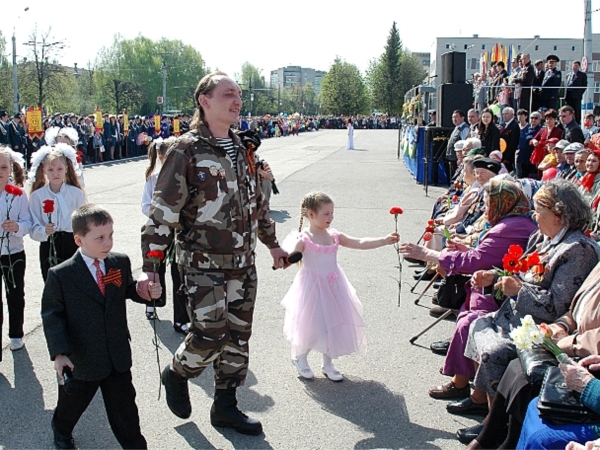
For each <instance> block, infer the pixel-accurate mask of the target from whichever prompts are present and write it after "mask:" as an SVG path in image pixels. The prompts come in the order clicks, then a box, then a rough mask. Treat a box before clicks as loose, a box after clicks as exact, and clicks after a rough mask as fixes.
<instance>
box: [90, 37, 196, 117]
mask: <svg viewBox="0 0 600 450" xmlns="http://www.w3.org/2000/svg"><path fill="white" fill-rule="evenodd" d="M163 64H164V67H166V72H167V99H168V100H169V101H168V102H167V108H169V109H176V110H181V111H186V112H192V111H193V109H194V102H193V92H194V89H195V88H196V85H197V84H198V81H199V80H200V78H202V77H203V76H204V75H205V74H206V73H208V69H207V68H206V65H205V63H204V60H203V59H202V56H201V55H200V53H199V52H198V51H197V50H195V49H194V48H193V47H192V46H190V45H184V44H183V42H181V41H179V40H168V39H165V38H162V39H161V40H159V41H153V40H151V39H149V38H146V37H144V36H141V35H140V36H138V37H136V38H135V39H123V38H122V37H121V36H119V35H116V36H115V37H114V41H113V44H112V45H111V46H110V47H108V48H106V47H105V48H103V49H101V51H100V53H99V54H98V57H97V58H96V67H95V76H94V80H95V86H96V89H97V96H96V100H97V103H98V105H100V107H101V109H102V110H103V111H112V112H117V107H118V108H119V112H120V111H122V110H123V108H125V107H126V108H128V109H129V110H130V111H139V112H140V113H143V114H148V113H153V112H156V111H159V110H161V109H162V106H161V105H157V104H156V98H157V97H159V96H162V94H163ZM115 86H118V87H117V88H115ZM117 103H118V104H117Z"/></svg>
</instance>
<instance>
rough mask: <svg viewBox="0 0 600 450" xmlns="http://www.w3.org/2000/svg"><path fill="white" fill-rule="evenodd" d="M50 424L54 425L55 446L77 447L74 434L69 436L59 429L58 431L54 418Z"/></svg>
mask: <svg viewBox="0 0 600 450" xmlns="http://www.w3.org/2000/svg"><path fill="white" fill-rule="evenodd" d="M50 425H51V426H52V432H53V433H54V447H56V448H60V449H64V448H66V449H69V448H77V447H75V440H74V439H73V435H71V434H70V435H68V436H65V435H64V434H61V433H59V432H58V431H56V428H55V427H54V419H53V420H52V422H50Z"/></svg>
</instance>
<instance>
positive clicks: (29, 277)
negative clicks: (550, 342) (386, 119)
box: [0, 130, 477, 449]
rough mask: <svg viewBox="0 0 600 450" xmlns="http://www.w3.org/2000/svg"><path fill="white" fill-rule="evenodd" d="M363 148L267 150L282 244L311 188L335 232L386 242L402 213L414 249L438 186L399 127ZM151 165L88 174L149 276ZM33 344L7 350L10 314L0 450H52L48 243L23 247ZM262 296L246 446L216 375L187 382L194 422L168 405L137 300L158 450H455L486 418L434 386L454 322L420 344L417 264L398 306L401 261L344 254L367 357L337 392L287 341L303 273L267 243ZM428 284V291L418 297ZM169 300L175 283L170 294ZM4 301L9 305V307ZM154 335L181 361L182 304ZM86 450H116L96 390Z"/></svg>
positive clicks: (147, 430) (333, 143) (143, 414)
mask: <svg viewBox="0 0 600 450" xmlns="http://www.w3.org/2000/svg"><path fill="white" fill-rule="evenodd" d="M354 140H355V146H356V149H355V150H346V149H345V144H346V132H345V130H324V131H319V132H313V133H304V134H301V135H300V136H298V137H285V138H283V137H282V138H273V139H269V140H265V141H264V142H263V145H262V146H261V148H260V150H259V154H260V155H261V156H262V157H263V158H264V159H266V160H267V161H268V162H269V165H270V166H271V168H272V170H273V172H274V174H275V177H276V179H277V185H278V187H279V190H280V191H281V194H280V195H275V196H273V197H272V200H271V210H272V211H271V216H272V218H273V220H274V221H275V222H276V223H277V231H278V237H279V238H280V240H282V239H283V238H284V237H285V236H286V235H287V234H288V233H289V232H290V231H291V230H292V229H294V228H297V227H298V223H299V213H300V202H301V200H302V197H303V196H304V195H305V194H306V193H308V192H310V191H314V190H322V191H324V192H326V193H328V194H329V195H330V196H331V197H332V198H333V199H334V201H335V220H334V223H333V227H335V228H336V229H338V230H340V231H343V232H344V233H346V234H349V235H352V236H357V237H364V236H372V237H377V236H383V235H386V234H387V233H389V232H391V231H393V230H394V219H393V216H391V215H390V214H389V209H390V207H392V206H400V207H402V208H403V210H404V214H402V215H401V216H400V217H399V230H400V233H401V239H402V240H403V241H416V240H417V239H418V238H419V236H420V235H421V233H422V231H423V229H424V227H425V225H426V221H427V219H428V218H429V214H430V211H431V207H432V205H433V203H434V200H435V197H436V195H438V194H439V193H440V192H442V189H441V188H430V191H429V197H426V196H425V192H424V190H423V188H422V186H420V185H418V184H416V183H415V181H414V179H413V177H412V176H411V175H410V173H409V172H408V170H407V168H406V167H405V165H404V163H403V161H402V160H399V159H397V155H396V149H397V131H394V130H357V131H355V134H354ZM145 167H146V161H144V160H143V159H138V160H134V161H117V162H114V163H107V164H104V165H98V166H93V167H87V168H86V170H85V184H86V193H87V197H88V200H89V201H90V202H93V203H99V204H101V205H104V206H105V207H106V208H107V209H108V210H109V211H110V212H111V214H112V215H113V217H114V220H115V245H114V250H115V251H119V252H123V253H127V254H128V255H129V256H130V257H131V260H132V264H133V269H134V276H137V275H138V274H139V272H140V268H141V250H140V239H139V234H140V228H141V226H142V225H143V224H144V216H143V215H142V213H141V208H140V197H141V193H142V187H143V184H144V170H145ZM26 253H27V257H28V261H27V263H28V267H27V274H26V315H25V332H26V335H25V338H24V341H25V348H24V349H23V350H21V351H18V352H11V351H10V350H9V349H8V343H9V339H8V335H7V325H8V323H7V322H8V317H7V311H6V306H5V308H4V314H5V320H4V322H5V325H4V329H3V330H2V336H3V348H2V357H3V361H2V362H0V399H1V400H0V401H1V406H0V447H1V448H10V449H12V448H19V449H26V448H27V449H29V448H51V447H52V433H51V430H50V419H51V416H52V411H53V408H54V406H55V404H56V396H57V387H56V376H55V373H54V372H53V369H52V362H51V361H50V359H49V357H48V352H47V348H46V344H45V340H44V334H43V330H42V328H41V319H40V313H39V311H40V297H41V292H42V289H43V282H42V277H41V274H40V270H39V263H38V244H37V243H35V242H33V241H31V240H30V239H29V238H26ZM257 255H258V257H257V267H258V274H259V290H258V299H257V304H256V312H255V316H254V318H255V319H254V332H253V336H252V339H251V341H250V348H251V349H250V372H249V375H248V378H247V381H246V385H245V386H244V387H242V388H240V389H238V398H239V403H240V407H241V409H242V410H243V411H245V412H246V413H247V414H248V415H250V416H252V417H256V418H258V419H260V420H261V421H262V423H263V428H264V434H263V435H261V436H244V435H241V434H238V433H236V432H234V431H232V430H223V429H215V428H213V427H212V426H211V425H210V420H209V409H210V405H211V401H212V394H213V378H212V376H213V371H212V368H209V369H207V370H206V371H205V372H204V373H203V374H202V375H201V376H200V377H198V378H197V379H194V380H191V381H190V395H191V399H192V406H193V412H192V416H191V417H190V418H189V419H188V420H181V419H179V418H177V417H175V416H174V415H173V414H171V412H170V411H169V409H168V408H167V405H166V402H165V399H164V390H163V391H162V393H161V398H160V400H159V399H158V396H159V367H158V363H157V358H156V353H155V350H154V346H153V345H152V340H153V333H154V332H153V328H152V326H151V323H150V322H148V321H147V320H146V318H145V315H144V307H143V306H142V305H139V304H135V303H133V302H132V303H130V305H129V307H128V320H129V329H130V332H131V335H132V342H131V345H132V349H133V369H132V371H133V382H134V385H135V387H136V390H137V394H138V396H137V404H138V407H139V409H140V418H141V427H142V432H143V434H144V435H145V437H146V439H147V441H148V444H149V447H150V448H157V449H158V448H160V449H171V448H172V449H175V448H176V449H185V448H196V449H231V448H251V449H269V448H273V449H350V448H410V449H434V448H440V449H458V448H462V447H463V446H462V445H461V444H460V443H459V442H458V441H457V440H456V438H455V433H456V430H457V429H458V428H463V427H467V426H471V425H474V424H475V423H476V421H475V420H476V419H477V417H461V416H453V415H451V414H448V413H447V412H446V409H445V402H444V401H439V400H433V399H431V398H429V396H428V395H427V389H428V388H429V387H431V386H433V385H437V384H441V383H443V382H446V381H447V378H445V377H443V376H442V375H440V374H439V371H438V369H439V368H440V367H441V365H442V363H443V358H442V357H441V356H437V355H434V354H432V353H431V352H430V351H429V349H428V346H429V343H430V342H432V341H434V340H439V339H443V338H446V337H448V336H450V335H451V333H452V329H453V324H452V322H447V321H444V322H442V323H440V324H438V325H436V326H435V327H434V328H433V329H431V330H430V331H428V332H427V333H426V334H425V335H424V336H422V337H421V338H419V339H418V340H417V341H416V342H415V345H411V344H410V343H409V339H410V338H411V337H412V336H414V335H416V334H417V333H418V332H419V331H420V330H422V329H423V328H425V327H426V326H427V325H429V324H431V323H432V322H433V320H434V319H432V318H431V317H429V315H428V308H429V307H430V306H431V297H430V295H429V294H430V292H429V293H427V294H426V295H425V296H424V297H423V298H422V300H421V301H420V302H419V304H418V305H415V304H414V300H415V299H416V297H417V296H416V294H413V293H411V292H410V289H411V286H412V284H413V283H414V282H413V280H412V272H413V269H414V267H411V266H410V265H409V264H406V263H405V264H404V270H403V279H402V280H403V284H402V295H401V299H400V305H398V282H397V278H398V267H397V264H398V260H397V257H396V254H395V252H394V249H393V247H385V248H380V249H376V250H369V251H360V250H350V249H346V248H340V251H339V253H338V261H339V263H340V265H341V266H342V268H343V269H344V271H345V272H346V275H347V276H348V278H349V280H350V282H351V283H352V284H353V285H354V287H355V288H356V290H357V293H358V296H359V298H360V299H361V301H362V303H363V305H364V317H365V320H366V322H367V326H368V331H367V339H368V346H369V348H368V351H367V353H366V354H365V355H358V356H348V357H343V358H340V359H339V360H337V361H336V366H337V367H338V369H339V370H340V371H341V372H342V373H343V374H344V377H345V379H344V381H343V382H341V383H334V382H332V381H329V380H328V379H327V378H325V376H324V375H322V374H321V373H320V370H319V368H320V358H319V355H317V354H312V353H311V355H310V356H309V362H310V363H311V366H312V368H313V370H314V371H315V373H316V378H315V379H314V380H303V379H301V378H299V377H298V375H297V373H296V371H295V369H294V367H293V366H292V364H291V363H290V349H289V345H288V343H287V341H286V340H285V338H284V336H283V332H282V327H283V317H284V310H283V308H282V307H281V305H280V301H281V299H282V298H283V296H284V294H285V293H286V291H287V289H288V288H289V286H290V285H291V282H292V280H293V278H294V275H295V273H296V272H297V268H296V267H291V268H289V269H287V270H285V271H282V270H278V271H273V270H272V269H271V265H272V261H271V260H270V255H269V253H268V250H267V249H266V247H264V246H262V245H260V246H259V248H258V250H257ZM422 287H424V286H423V285H420V286H419V287H418V288H417V292H418V291H420V288H422ZM167 289H169V291H170V286H168V287H167ZM5 305H6V304H5ZM159 316H160V321H159V322H157V323H156V325H157V327H156V331H157V335H158V340H159V343H160V350H159V356H160V365H161V366H164V365H165V364H167V363H168V362H169V361H170V358H171V356H172V353H173V352H174V351H175V350H176V348H177V347H178V346H179V344H180V343H181V341H182V339H183V336H182V335H180V334H177V333H175V332H174V330H173V327H172V325H173V323H172V307H171V306H170V305H167V307H165V308H163V309H161V310H160V311H159ZM73 435H74V438H75V440H76V443H77V445H78V446H79V447H80V448H118V443H117V441H116V440H115V438H114V436H113V435H112V432H111V430H110V427H109V424H108V420H107V419H106V415H105V413H104V407H103V404H102V398H101V396H100V395H99V394H98V395H97V396H96V398H95V399H94V401H93V402H92V404H91V405H90V407H89V408H88V410H87V411H86V412H85V413H84V415H83V416H82V418H81V420H80V422H79V424H78V425H77V427H76V428H75V430H74V433H73Z"/></svg>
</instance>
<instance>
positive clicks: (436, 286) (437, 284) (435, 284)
mask: <svg viewBox="0 0 600 450" xmlns="http://www.w3.org/2000/svg"><path fill="white" fill-rule="evenodd" d="M441 285H442V283H441V282H439V281H436V282H435V283H433V285H432V286H431V287H432V288H434V289H439V288H440V286H441Z"/></svg>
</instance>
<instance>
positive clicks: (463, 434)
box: [456, 423, 483, 445]
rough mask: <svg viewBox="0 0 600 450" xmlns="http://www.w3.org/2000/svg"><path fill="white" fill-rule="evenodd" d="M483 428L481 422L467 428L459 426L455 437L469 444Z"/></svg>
mask: <svg viewBox="0 0 600 450" xmlns="http://www.w3.org/2000/svg"><path fill="white" fill-rule="evenodd" d="M482 430H483V424H482V423H478V424H477V425H473V426H472V427H469V428H461V429H460V430H458V431H457V432H456V437H457V438H458V440H459V441H460V442H462V443H463V444H466V445H468V444H470V443H471V441H472V440H473V439H477V436H479V433H481V431H482Z"/></svg>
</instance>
